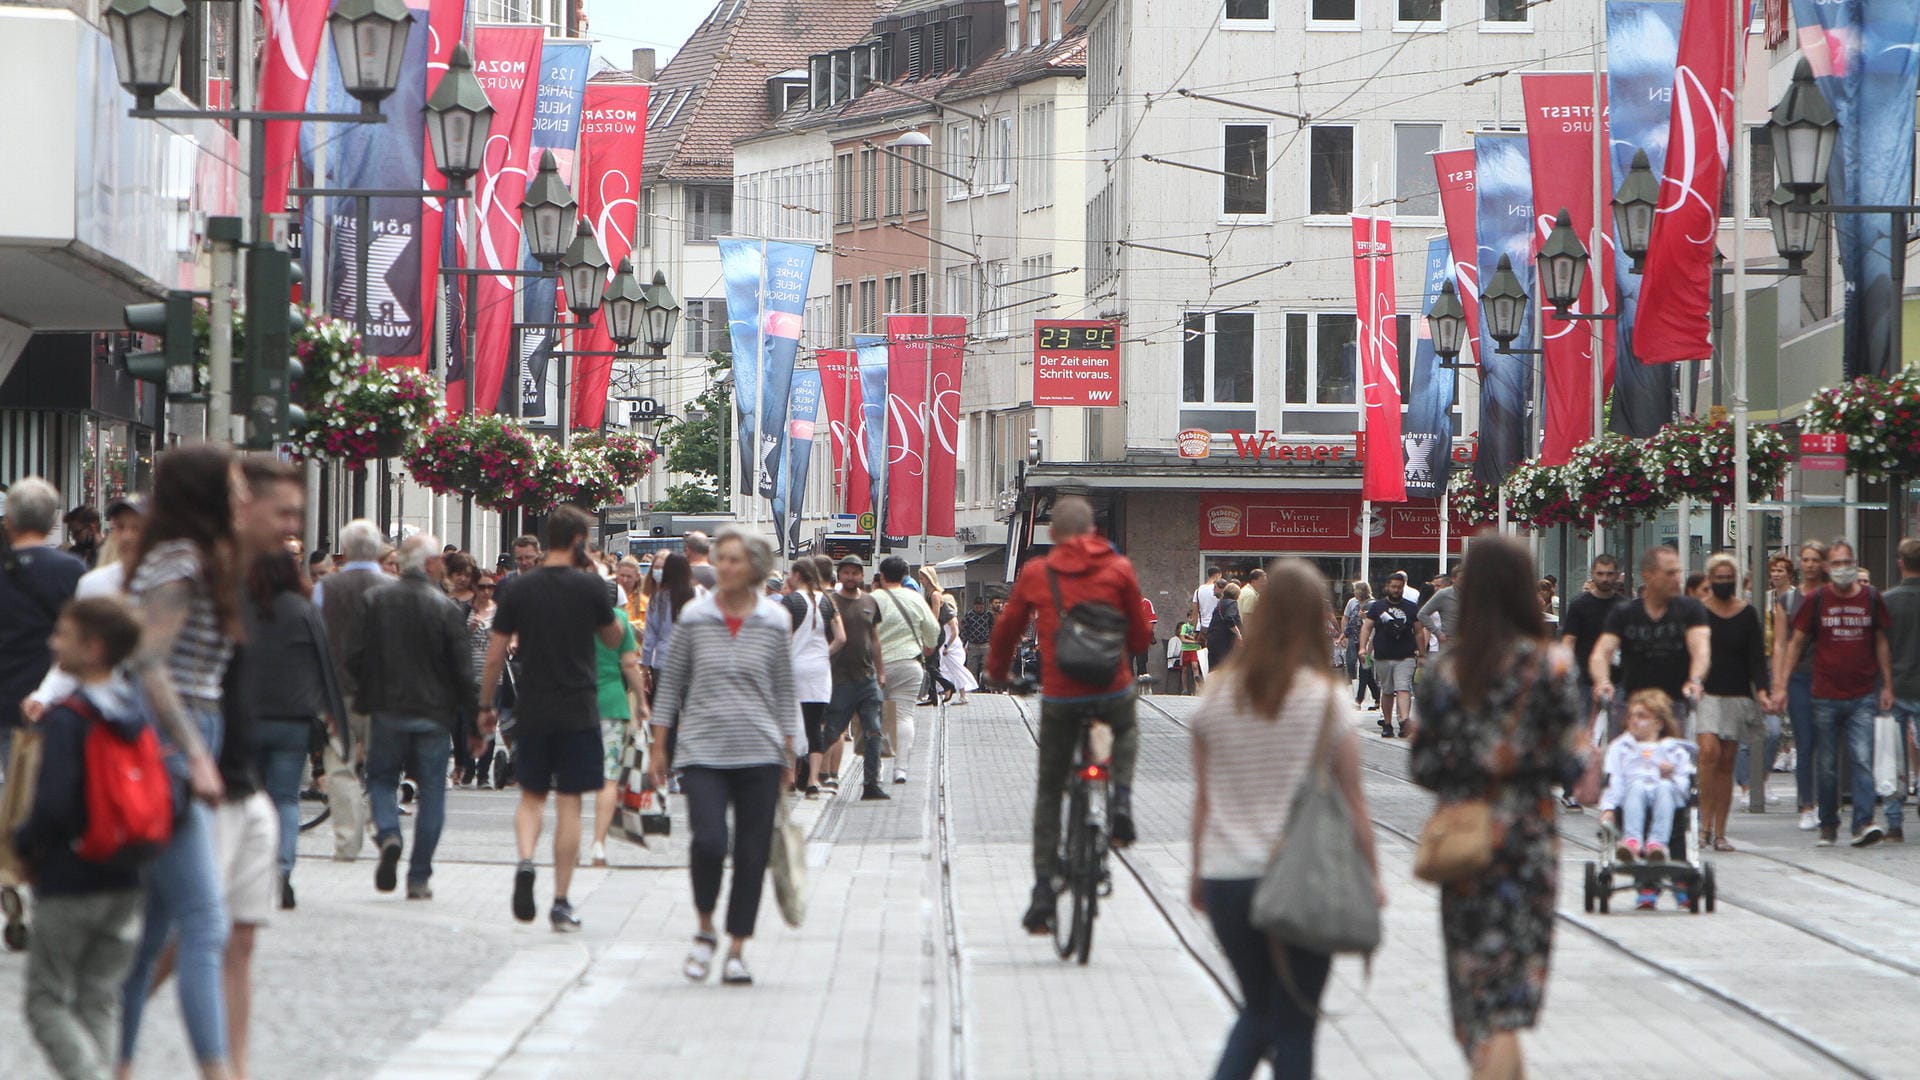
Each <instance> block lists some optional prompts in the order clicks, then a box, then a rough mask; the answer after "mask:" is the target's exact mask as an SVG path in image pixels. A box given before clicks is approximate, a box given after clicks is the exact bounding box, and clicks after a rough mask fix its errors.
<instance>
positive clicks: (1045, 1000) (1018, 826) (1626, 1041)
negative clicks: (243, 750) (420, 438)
mask: <svg viewBox="0 0 1920 1080" xmlns="http://www.w3.org/2000/svg"><path fill="white" fill-rule="evenodd" d="M1193 705H1194V701H1193V699H1187V698H1166V697H1159V698H1147V699H1144V701H1143V704H1142V706H1141V709H1140V718H1141V724H1142V753H1141V760H1140V775H1139V781H1138V786H1137V792H1136V796H1135V801H1136V805H1137V808H1138V816H1139V824H1140V830H1141V834H1142V840H1141V843H1140V844H1138V845H1137V846H1136V847H1135V848H1134V849H1133V850H1132V851H1131V852H1130V853H1128V855H1127V856H1126V858H1125V859H1124V860H1120V861H1117V862H1116V863H1115V865H1114V867H1113V870H1114V888H1113V895H1112V896H1111V897H1110V898H1109V899H1108V900H1107V901H1106V902H1105V903H1104V904H1103V905H1102V907H1101V909H1100V917H1099V921H1098V923H1097V924H1096V933H1095V939H1094V949H1093V958H1092V963H1091V964H1090V965H1089V966H1087V967H1084V968H1083V967H1080V966H1078V965H1074V964H1064V963H1062V962H1060V961H1059V960H1058V959H1056V958H1055V956H1054V954H1053V951H1052V947H1051V943H1050V942H1048V941H1045V940H1040V939H1033V938H1029V937H1027V936H1025V935H1024V934H1022V933H1021V932H1020V931H1019V928H1018V920H1019V915H1020V912H1021V910H1022V908H1023V907H1024V904H1025V900H1026V891H1027V884H1028V877H1029V870H1028V865H1029V862H1028V854H1027V839H1026V835H1027V825H1028V820H1029V814H1030V808H1031V798H1032V795H1031V782H1032V770H1033V756H1034V753H1033V741H1032V737H1031V736H1030V734H1029V728H1028V726H1027V721H1028V719H1029V718H1031V717H1032V716H1034V714H1035V709H1034V705H1033V703H1032V702H1030V701H1016V700H1015V699H1013V698H1008V697H1002V696H996V695H985V694H982V695H977V696H975V697H974V698H973V699H972V704H970V705H968V706H966V707H964V708H949V709H947V710H946V713H945V717H944V719H942V720H935V721H933V722H931V723H928V722H926V720H924V719H923V722H922V728H923V734H922V736H921V738H920V739H919V740H918V742H917V744H916V746H915V750H914V755H915V760H913V761H912V762H911V763H910V764H911V769H910V780H909V782H908V783H907V784H904V785H894V786H892V787H891V788H890V790H891V792H892V794H893V796H894V798H893V800H892V801H890V802H885V803H863V802H860V801H858V800H857V799H856V798H854V797H853V796H855V795H857V794H858V790H857V785H856V786H854V787H853V788H852V789H851V790H850V791H849V792H848V793H847V794H844V795H842V796H841V797H840V798H838V799H835V800H832V801H827V800H818V801H802V802H799V803H797V804H796V807H797V814H798V816H799V820H800V821H801V822H802V823H803V824H804V825H805V827H806V828H807V829H808V830H809V831H810V835H811V837H812V843H811V846H810V852H809V861H810V863H811V866H812V880H813V889H812V894H811V898H810V910H809V915H808V919H807V921H806V924H805V925H804V926H803V927H801V928H799V929H791V928H788V927H787V926H785V925H784V924H783V923H782V922H781V921H780V918H779V915H778V911H777V908H776V907H775V905H774V904H773V903H772V899H771V895H769V897H768V901H767V903H766V904H765V905H764V906H763V908H762V912H761V920H760V926H759V930H760V933H759V936H758V937H757V938H756V939H755V941H754V942H753V943H752V945H751V947H750V949H749V952H748V959H749V960H750V961H751V963H752V965H753V970H754V975H755V979H756V985H754V986H753V987H752V988H745V989H743V988H736V987H727V986H722V985H720V983H719V981H718V979H717V978H715V979H713V980H711V981H710V982H708V983H706V984H704V985H692V984H689V983H688V982H687V981H686V979H685V978H684V977H683V976H682V975H681V974H680V965H681V961H682V959H683V957H684V954H685V948H686V945H687V942H688V939H689V936H690V934H691V932H692V928H693V922H694V918H693V911H692V905H691V899H690V894H689V890H688V885H687V876H686V872H685V869H684V855H685V844H686V835H685V824H684V822H683V821H678V822H676V826H675V831H674V835H673V836H672V837H671V838H670V839H669V840H667V841H666V843H665V844H664V845H662V846H658V847H656V849H655V850H652V851H648V852H642V851H640V850H639V849H637V848H634V847H632V846H630V845H627V844H624V843H616V844H615V845H614V847H613V851H612V853H613V857H614V860H615V865H614V866H613V867H612V868H611V869H605V870H594V869H586V868H583V869H581V870H580V871H579V872H578V874H577V875H576V877H575V884H574V886H573V889H572V893H573V896H572V899H573V901H574V904H575V906H576V908H577V909H578V910H579V912H580V915H581V918H582V919H583V921H584V922H585V931H584V932H583V933H581V934H579V935H576V936H567V937H562V936H558V935H555V934H553V933H552V932H551V931H549V930H548V929H547V927H546V925H545V922H544V920H542V921H540V922H538V923H536V924H534V925H532V926H520V925H518V924H515V923H514V922H513V921H512V919H511V918H510V916H509V914H508V911H507V906H508V905H507V899H508V893H509V886H510V882H511V866H512V862H513V852H512V842H511V837H510V831H509V829H510V821H511V812H512V806H513V802H514V797H513V796H512V795H511V794H503V793H496V792H469V791H457V792H454V793H452V796H451V813H450V815H449V821H448V830H447V835H446V839H445V842H444V844H443V846H442V848H441V858H440V860H439V864H438V867H437V871H436V874H435V876H434V880H433V886H434V893H435V899H434V900H433V901H432V902H430V903H409V902H407V901H405V900H403V899H400V898H399V896H400V894H398V893H394V894H380V893H376V892H375V891H374V889H373V886H372V876H373V865H374V863H373V858H372V855H371V849H369V851H368V853H367V854H365V855H363V856H362V858H361V859H360V860H359V861H358V862H355V863H352V864H346V863H338V862H334V861H333V860H332V859H331V858H330V857H329V856H330V853H331V836H330V835H328V834H327V833H326V829H325V828H324V827H322V828H321V829H317V830H314V831H313V832H310V833H308V834H306V835H304V836H303V837H302V838H301V854H302V857H301V860H300V863H299V866H298V868H297V870H296V872H295V884H296V887H297V888H298V890H299V908H298V910H296V911H293V912H288V913H285V914H283V915H281V916H279V917H277V918H276V919H275V921H274V922H273V924H272V925H271V927H270V928H269V929H267V930H266V931H265V932H264V933H263V935H262V937H261V939H260V944H259V946H258V952H257V957H256V974H255V984H256V987H257V989H256V997H255V1001H254V1027H253V1062H254V1069H253V1072H254V1075H255V1076H257V1077H260V1078H264V1080H278V1078H282V1077H286V1078H300V1080H310V1078H322V1077H343V1078H344V1077H367V1076H381V1077H394V1078H403V1077H404V1078H413V1077H418V1078H440V1077H445V1078H449V1080H452V1078H457V1077H482V1076H487V1077H498V1078H533V1077H556V1078H558V1077H586V1076H621V1075H637V1076H647V1077H655V1078H668V1077H741V1078H754V1080H762V1078H766V1080H778V1078H801V1077H821V1078H828V1077H831V1078H836V1080H837V1078H849V1077H874V1078H899V1077H904V1076H913V1077H979V1078H987V1077H996V1078H997V1077H1009V1078H1012V1077H1035V1078H1039V1077H1058V1078H1073V1077H1088V1076H1103V1077H1173V1076H1181V1077H1184V1076H1196V1075H1202V1074H1204V1073H1205V1072H1206V1071H1207V1070H1208V1069H1210V1068H1211V1063H1212V1061H1213V1058H1214V1056H1215V1054H1216V1053H1217V1051H1218V1048H1219V1046H1220V1044H1221V1041H1222V1039H1223V1037H1224V1034H1225V1032H1226V1029H1227V1026H1228V1024H1229V1022H1230V1019H1231V1015H1232V1007H1231V1005H1230V999H1231V996H1232V995H1233V994H1234V993H1235V985H1234V982H1233V979H1232V975H1231V972H1230V971H1229V970H1228V968H1227V966H1226V964H1225V961H1224V959H1223V958H1222V957H1221V955H1220V954H1219V952H1218V950H1217V949H1216V947H1215V946H1214V944H1213V941H1212V938H1211V936H1210V934H1209V932H1208V930H1207V927H1206V924H1205V921H1204V919H1203V918H1201V917H1198V916H1196V915H1195V914H1194V913H1193V911H1192V910H1191V909H1190V908H1189V907H1188V906H1187V903H1186V900H1185V895H1186V878H1187V858H1188V846H1187V845H1188V841H1187V810H1188V799H1189V798H1190V790H1191V789H1190V780H1189V776H1188V771H1189V770H1188V744H1187V740H1186V736H1185V732H1184V731H1183V729H1182V726H1181V721H1182V719H1183V718H1184V717H1186V716H1187V715H1189V713H1190V712H1191V710H1192V708H1193ZM920 713H921V716H922V717H923V718H926V717H931V716H932V715H933V713H932V710H926V709H923V710H920ZM1355 725H1356V730H1358V731H1360V733H1361V738H1362V740H1363V750H1364V754H1363V760H1364V763H1365V765H1366V769H1367V771H1366V782H1367V792H1368V797H1369V800H1370V806H1371V809H1372V813H1373V815H1374V817H1375V819H1376V824H1377V827H1376V834H1377V836H1378V837H1379V841H1380V844H1381V863H1382V869H1383V872H1384V874H1385V876H1386V879H1387V886H1388V891H1389V893H1390V901H1389V905H1388V907H1387V909H1386V939H1385V944H1384V946H1383V948H1382V950H1381V952H1380V953H1379V954H1378V955H1377V956H1376V957H1375V958H1374V961H1373V965H1372V971H1371V974H1369V973H1368V972H1367V971H1366V970H1365V969H1364V968H1363V966H1362V965H1361V964H1360V963H1359V962H1358V961H1357V960H1352V959H1343V960H1341V961H1339V962H1338V964H1337V965H1336V967H1335V977H1334V980H1333V983H1332V985H1331V987H1330V989H1329V991H1328V994H1327V996H1326V999H1325V1002H1324V1007H1325V1013H1326V1016H1325V1019H1324V1021H1323V1023H1322V1025H1321V1027H1320V1033H1319V1039H1318V1054H1319V1060H1318V1069H1317V1072H1318V1074H1319V1075H1321V1076H1324V1077H1381V1078H1401V1077H1419V1076H1432V1077H1453V1076H1459V1075H1462V1074H1463V1071H1464V1069H1463V1066H1462V1063H1461V1059H1460V1056H1459V1053H1458V1050H1457V1049H1456V1047H1455V1045H1454V1043H1453V1040H1452V1034H1451V1026H1450V1021H1449V1019H1448V1015H1447V1005H1446V986H1445V980H1444V977H1443V971H1442V967H1441V956H1440V934H1439V926H1438V913H1437V908H1436V899H1435V893H1434V891H1433V890H1432V889H1431V888H1429V887H1427V886H1424V885H1422V884H1420V883H1418V882H1416V881H1415V880H1414V879H1413V878H1412V876H1411V873H1410V869H1409V868H1410V864H1411V845H1410V843H1409V841H1408V839H1407V838H1406V837H1407V836H1408V835H1412V834H1415V833H1417V830H1418V828H1419V825H1420V823H1421V821H1422V820H1423V818H1424V814H1425V811H1426V807H1427V805H1428V799H1427V796H1426V794H1425V793H1424V792H1422V791H1420V790H1418V789H1416V788H1413V787H1412V786H1410V785H1409V784H1407V783H1406V782H1405V781H1404V780H1403V779H1402V778H1401V776H1402V774H1403V772H1404V769H1405V753H1406V748H1405V744H1404V743H1402V742H1400V741H1398V740H1393V741H1388V740H1382V739H1380V738H1379V737H1378V736H1377V734H1375V733H1374V729H1373V727H1372V725H1371V723H1370V718H1369V717H1368V716H1356V718H1355ZM1774 780H1775V783H1776V785H1778V786H1779V787H1780V789H1781V790H1786V791H1788V792H1789V793H1790V788H1791V778H1790V777H1784V776H1779V775H1776V776H1775V777H1774ZM1782 781H1784V782H1785V783H1784V784H1782ZM1789 800H1790V794H1789ZM1778 805H1779V807H1780V809H1781V810H1782V811H1784V810H1785V809H1786V808H1787V804H1778ZM1592 825H1593V819H1592V816H1591V814H1585V815H1573V816H1568V817H1566V818H1564V819H1563V822H1562V826H1563V834H1564V846H1563V855H1564V863H1563V873H1562V889H1561V905H1560V910H1561V913H1562V916H1563V920H1562V922H1561V924H1560V926H1559V927H1558V930H1557V936H1556V940H1555V949H1554V953H1553V978H1552V982H1551V984H1550V988H1549V992H1548V1004H1547V1008H1546V1011H1545V1016H1544V1021H1543V1023H1542V1024H1541V1026H1540V1027H1539V1028H1538V1029H1537V1030H1535V1031H1533V1032H1530V1033H1528V1034H1527V1035H1526V1036H1525V1037H1524V1039H1523V1042H1524V1045H1525V1050H1526V1054H1527V1058H1528V1062H1529V1065H1530V1067H1531V1069H1532V1071H1533V1072H1534V1074H1536V1075H1540V1076H1547V1077H1599V1076H1647V1075H1655V1074H1660V1075H1685V1076H1689V1077H1729V1078H1732V1077H1810V1078H1811V1077H1831V1076H1846V1075H1855V1076H1884V1077H1897V1076H1903V1075H1911V1074H1912V1066H1911V1062H1912V1038H1911V1035H1910V1033H1909V1027H1908V1026H1907V1025H1905V1024H1903V1023H1902V1022H1901V1021H1900V1020H1899V1018H1900V1017H1902V1016H1906V1015H1909V1014H1910V1013H1912V1011H1913V1010H1914V1008H1915V1007H1916V1006H1920V978H1916V976H1920V931H1917V930H1916V929H1915V920H1914V919H1913V914H1914V912H1913V908H1914V904H1915V902H1914V901H1913V900H1912V899H1911V897H1913V896H1914V895H1917V894H1920V890H1916V889H1915V885H1916V884H1920V852H1914V851H1908V850H1906V849H1905V848H1903V847H1900V846H1897V845H1881V846H1879V847H1876V848H1871V849H1867V850H1864V851H1854V850H1851V849H1848V848H1846V847H1838V848H1833V849H1824V850H1815V849H1814V848H1813V847H1812V843H1811V840H1810V836H1811V834H1808V833H1802V832H1800V831H1798V830H1797V829H1796V828H1794V820H1793V816H1792V815H1791V814H1789V813H1786V812H1775V813H1770V814H1767V815H1763V816H1754V815H1750V814H1747V813H1745V812H1744V811H1738V812H1736V814H1735V815H1734V818H1733V820H1732V823H1731V824H1730V825H1729V828H1728V832H1729V834H1730V836H1731V838H1732V839H1733V841H1734V842H1735V843H1736V844H1737V845H1738V846H1739V847H1740V849H1741V850H1740V851H1739V852H1737V853H1734V854H1728V855H1722V856H1720V857H1718V858H1717V859H1716V860H1715V866H1716V868H1717V872H1718V874H1719V877H1720V883H1721V895H1720V903H1719V910H1718V911H1717V912H1716V913H1714V914H1711V915H1707V914H1702V915H1690V914H1686V913H1680V912H1674V911H1672V910H1667V909H1668V908H1670V906H1671V905H1670V902H1669V901H1667V900H1665V899H1663V901H1662V905H1663V910H1660V911H1657V912H1654V913H1644V912H1623V911H1621V906H1624V905H1617V906H1616V907H1615V913H1614V914H1610V915H1598V914H1595V915H1587V914H1585V913H1583V912H1582V911H1581V902H1580V901H1581V897H1580V890H1579V880H1580V878H1579V874H1580V870H1581V862H1582V861H1583V860H1584V859H1585V858H1586V857H1587V855H1588V852H1587V850H1586V849H1585V848H1583V847H1582V846H1581V845H1582V844H1586V843H1588V842H1590V837H1591V833H1590V831H1589V830H1590V829H1591V828H1592ZM540 873H541V878H540V899H541V901H542V904H543V907H544V902H545V900H546V899H547V897H548V895H549V894H550V892H551V874H550V870H549V868H547V867H545V866H543V867H542V869H541V871H540ZM1621 899H1623V900H1624V899H1625V898H1621ZM24 967H25V959H24V957H23V956H21V955H19V954H7V955H5V956H4V957H0V1076H5V1077H8V1078H29V1077H36V1078H37V1077H42V1076H47V1075H50V1074H48V1073H47V1072H46V1066H45V1064H44V1062H43V1060H42V1058H41V1057H40V1055H39V1053H38V1051H37V1049H36V1048H35V1047H34V1046H33V1045H32V1043H31V1041H30V1040H29V1039H28V1038H27V1036H26V1033H25V1028H24V1026H23V1024H22V1021H21V1019H20V1017H21V1002H20V994H21V988H22V981H23V978H22V976H23V971H24ZM1841 1002H1871V1003H1872V1009H1871V1012H1870V1013H1863V1012H1862V1011H1861V1010H1860V1009H1858V1008H1846V1007H1843V1006H1842V1005H1841V1004H1840V1003H1841ZM145 1032H146V1034H145V1036H144V1040H143V1043H142V1048H141V1054H140V1068H139V1070H138V1074H137V1075H140V1076H148V1077H175V1076H185V1075H188V1074H189V1061H188V1058H187V1054H186V1048H185V1039H184V1035H183V1032H182V1028H181V1025H180V1021H179V1015H178V1012H177V1011H176V1008H175V1005H174V1002H173V1000H172V996H171V990H170V989H169V990H167V991H163V992H162V994H161V998H160V1000H159V1002H157V1003H156V1005H155V1007H154V1008H153V1009H152V1010H151V1011H150V1012H149V1019H148V1022H147V1025H146V1028H145Z"/></svg>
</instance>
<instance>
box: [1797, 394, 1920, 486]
mask: <svg viewBox="0 0 1920 1080" xmlns="http://www.w3.org/2000/svg"><path fill="white" fill-rule="evenodd" d="M1807 430H1808V431H1809V432H1810V433H1813V434H1817V435H1845V436H1846V437H1847V469H1848V471H1850V472H1854V473H1858V474H1859V475H1861V476H1862V477H1864V478H1866V479H1867V480H1873V481H1877V480H1884V479H1886V478H1887V477H1889V476H1912V475H1915V474H1916V473H1920V369H1916V368H1907V369H1906V370H1904V371H1902V372H1900V373H1899V374H1897V375H1895V376H1894V377H1892V378H1891V379H1876V378H1871V377H1868V376H1862V377H1860V378H1858V379H1854V380H1852V381H1851V382H1844V383H1841V384H1840V385H1838V386H1829V387H1827V388H1826V389H1824V390H1822V391H1820V392H1819V393H1817V394H1815V395H1814V396H1813V400H1812V401H1811V402H1809V403H1808V406H1807Z"/></svg>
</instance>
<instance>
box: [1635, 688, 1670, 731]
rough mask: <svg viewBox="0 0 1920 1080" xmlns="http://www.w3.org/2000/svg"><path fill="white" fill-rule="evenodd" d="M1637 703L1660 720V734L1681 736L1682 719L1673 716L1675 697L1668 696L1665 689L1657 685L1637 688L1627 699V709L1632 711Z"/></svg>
mask: <svg viewBox="0 0 1920 1080" xmlns="http://www.w3.org/2000/svg"><path fill="white" fill-rule="evenodd" d="M1635 705H1638V706H1640V707H1641V708H1643V709H1645V710H1647V711H1648V712H1650V713H1652V714H1653V718H1654V719H1655V720H1658V721H1660V734H1661V735H1662V736H1663V737H1665V738H1668V739H1677V738H1679V737H1680V721H1678V720H1676V719H1674V717H1673V699H1672V698H1670V697H1668V696H1667V692H1666V691H1665V690H1661V689H1658V688H1657V687H1649V688H1647V689H1645V690H1636V691H1634V692H1633V696H1632V697H1629V698H1628V699H1627V710H1628V711H1629V712H1631V711H1632V710H1633V707H1634V706H1635Z"/></svg>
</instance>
